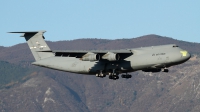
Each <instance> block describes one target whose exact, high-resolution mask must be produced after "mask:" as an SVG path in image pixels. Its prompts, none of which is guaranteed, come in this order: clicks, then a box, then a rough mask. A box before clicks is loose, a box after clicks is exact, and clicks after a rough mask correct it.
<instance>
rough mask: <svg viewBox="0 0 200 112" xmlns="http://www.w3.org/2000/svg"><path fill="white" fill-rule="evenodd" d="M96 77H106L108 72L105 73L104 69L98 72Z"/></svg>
mask: <svg viewBox="0 0 200 112" xmlns="http://www.w3.org/2000/svg"><path fill="white" fill-rule="evenodd" d="M96 77H101V78H103V77H106V74H103V73H102V71H100V72H99V73H98V74H96Z"/></svg>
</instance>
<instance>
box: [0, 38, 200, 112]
mask: <svg viewBox="0 0 200 112" xmlns="http://www.w3.org/2000/svg"><path fill="white" fill-rule="evenodd" d="M48 43H49V45H50V47H51V48H53V49H121V48H132V47H141V46H152V45H158V44H169V43H170V44H172V43H175V44H178V45H179V46H180V47H181V48H184V49H186V50H189V51H190V52H192V53H193V54H199V53H200V49H198V48H200V44H198V43H189V42H183V41H178V40H174V39H172V38H167V37H161V36H156V35H148V36H143V37H139V38H135V39H119V40H101V39H79V40H73V41H59V42H48ZM0 51H1V52H0V60H2V61H3V62H5V61H7V62H8V63H9V64H11V65H13V66H14V68H15V65H16V66H19V67H20V68H18V69H21V68H22V69H23V70H24V69H28V70H32V71H30V73H29V74H27V75H24V76H23V77H21V79H22V80H21V79H20V80H21V81H18V82H17V81H16V80H15V81H13V82H17V83H12V84H10V85H9V88H4V89H0V110H1V111H2V112H14V111H15V112H27V111H29V112H63V111H67V112H70V111H71V112H80V111H84V112H101V111H105V112H110V111H111V112H121V111H126V112H161V111H162V112H199V111H200V80H199V79H200V69H199V68H200V59H199V58H198V57H194V56H193V58H192V59H191V60H189V61H188V62H186V63H184V64H181V65H178V66H174V67H171V68H170V72H169V73H162V72H161V73H144V72H141V71H138V72H134V73H132V78H131V79H119V80H116V81H114V80H109V79H108V77H106V78H97V77H95V76H88V75H80V74H72V73H67V72H60V71H55V70H49V69H45V68H40V67H34V66H32V65H30V62H31V61H33V57H32V55H31V54H30V51H29V49H28V46H27V45H26V44H19V45H15V46H12V47H8V48H3V49H0ZM13 66H12V67H13ZM7 67H9V66H7ZM10 69H11V68H10ZM12 71H13V74H15V73H16V71H15V70H14V69H12ZM26 73H27V71H26ZM3 75H7V74H3Z"/></svg>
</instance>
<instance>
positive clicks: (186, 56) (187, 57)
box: [180, 51, 191, 60]
mask: <svg viewBox="0 0 200 112" xmlns="http://www.w3.org/2000/svg"><path fill="white" fill-rule="evenodd" d="M180 52H181V54H182V57H183V58H184V60H188V59H190V57H191V55H190V53H188V51H180Z"/></svg>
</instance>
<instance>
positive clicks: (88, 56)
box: [82, 53, 100, 61]
mask: <svg viewBox="0 0 200 112" xmlns="http://www.w3.org/2000/svg"><path fill="white" fill-rule="evenodd" d="M99 59H100V56H99V54H94V53H89V54H86V55H84V56H83V57H82V60H83V61H98V60H99Z"/></svg>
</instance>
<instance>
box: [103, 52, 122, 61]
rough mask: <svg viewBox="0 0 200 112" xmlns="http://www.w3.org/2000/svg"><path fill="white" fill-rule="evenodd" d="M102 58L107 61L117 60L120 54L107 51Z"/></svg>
mask: <svg viewBox="0 0 200 112" xmlns="http://www.w3.org/2000/svg"><path fill="white" fill-rule="evenodd" d="M102 59H106V60H109V61H118V60H119V59H120V56H119V54H115V53H112V52H108V53H106V54H105V55H103V56H102Z"/></svg>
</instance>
